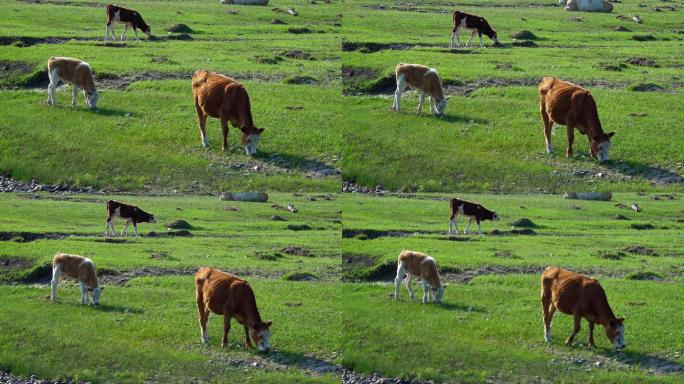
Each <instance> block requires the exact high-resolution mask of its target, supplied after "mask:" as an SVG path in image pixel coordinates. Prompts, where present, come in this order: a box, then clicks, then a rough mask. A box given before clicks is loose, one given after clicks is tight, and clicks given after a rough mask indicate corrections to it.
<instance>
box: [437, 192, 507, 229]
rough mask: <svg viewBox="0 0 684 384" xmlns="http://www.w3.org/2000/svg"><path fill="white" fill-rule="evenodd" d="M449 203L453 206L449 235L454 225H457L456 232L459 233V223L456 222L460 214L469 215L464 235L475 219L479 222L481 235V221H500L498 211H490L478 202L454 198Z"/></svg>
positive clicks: (478, 227)
mask: <svg viewBox="0 0 684 384" xmlns="http://www.w3.org/2000/svg"><path fill="white" fill-rule="evenodd" d="M449 205H450V206H451V219H450V220H449V235H451V234H452V233H453V230H452V226H455V227H456V234H457V235H458V223H457V222H456V219H457V218H458V215H464V216H468V217H469V219H468V225H466V227H465V229H464V230H463V234H464V235H465V234H466V233H467V232H468V228H469V227H470V223H471V222H472V221H473V219H475V221H476V222H477V230H478V233H479V234H480V235H482V228H480V221H482V220H492V221H499V216H498V215H497V214H496V212H494V211H490V210H489V209H487V208H485V207H483V206H482V205H480V204H477V203H471V202H470V201H465V200H460V199H456V198H453V199H451V201H450V202H449Z"/></svg>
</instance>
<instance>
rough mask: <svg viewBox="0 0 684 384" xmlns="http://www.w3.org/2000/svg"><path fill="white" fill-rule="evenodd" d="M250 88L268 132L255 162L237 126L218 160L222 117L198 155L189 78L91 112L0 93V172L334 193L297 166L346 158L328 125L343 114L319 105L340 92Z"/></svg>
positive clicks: (110, 98) (104, 99) (330, 182)
mask: <svg viewBox="0 0 684 384" xmlns="http://www.w3.org/2000/svg"><path fill="white" fill-rule="evenodd" d="M246 87H247V89H248V91H249V93H250V97H251V100H252V112H253V115H254V119H255V124H256V125H257V126H259V127H262V128H266V131H265V132H264V133H263V135H262V140H261V141H260V143H259V147H258V153H257V157H256V159H251V158H249V157H247V156H245V155H244V150H243V149H242V148H241V146H240V141H239V140H240V135H239V130H238V129H235V128H233V129H231V130H230V133H229V145H230V151H229V154H228V155H226V154H224V153H222V152H221V150H220V148H221V147H220V143H221V133H220V132H221V130H220V127H219V122H218V121H217V120H216V119H210V120H209V121H208V123H207V127H208V128H207V132H208V137H209V142H210V145H211V147H210V148H209V149H208V150H207V149H204V148H202V146H201V140H200V138H199V130H198V128H197V123H196V117H195V111H194V107H193V101H192V94H191V87H190V81H189V79H188V80H173V81H164V82H160V81H150V82H141V83H135V84H134V85H131V86H129V87H128V88H127V89H126V90H125V91H116V90H107V91H105V92H103V93H102V96H101V98H100V103H99V104H98V107H99V108H98V110H97V111H95V112H93V111H90V110H87V109H85V107H82V106H81V103H82V98H79V106H78V107H77V108H71V107H70V106H69V102H70V99H69V98H68V97H67V96H66V93H68V92H58V94H57V103H58V106H57V107H56V108H50V107H48V106H47V105H46V104H45V103H44V101H45V100H44V99H45V94H44V93H43V92H33V91H0V99H1V100H2V101H3V105H4V106H5V108H3V110H2V112H0V117H1V118H2V119H1V121H2V123H0V133H1V138H0V149H1V153H2V154H1V155H0V172H3V173H6V174H11V175H12V176H13V177H15V178H18V179H24V180H26V179H38V180H41V181H42V182H47V183H53V184H57V183H60V184H76V185H84V186H86V185H88V186H94V187H96V188H106V189H109V190H143V189H149V188H161V189H168V190H170V189H178V190H185V191H189V190H192V191H207V190H213V191H216V190H228V189H233V190H234V189H242V190H245V189H257V190H289V191H293V190H307V191H315V190H327V191H335V190H337V188H338V187H337V186H338V185H339V181H336V180H335V178H334V177H333V178H327V179H315V178H311V177H309V176H307V175H306V174H305V172H306V171H305V170H302V169H300V166H301V165H302V164H308V163H312V164H325V163H326V162H327V163H331V164H332V166H334V161H335V160H336V159H337V157H336V156H339V154H340V153H341V150H342V148H341V147H342V140H341V134H340V130H339V128H338V126H337V125H335V124H331V122H332V121H335V120H337V119H339V116H340V114H341V107H340V106H339V104H329V105H327V106H326V108H324V109H321V108H320V107H319V101H320V99H321V98H325V99H328V100H334V99H336V98H339V97H340V96H339V88H337V87H328V86H307V85H280V84H271V83H262V82H256V81H250V82H246ZM281 100H291V102H290V103H288V102H285V103H283V102H282V101H281ZM160 102H163V104H164V108H163V110H160V104H159V103H160ZM288 106H299V107H301V108H300V109H297V110H291V109H288V108H287V107H288ZM309 127H315V129H309ZM18 129H21V132H22V133H21V134H18ZM304 132H306V133H304ZM254 166H259V167H258V168H257V169H256V170H254V169H253V167H254Z"/></svg>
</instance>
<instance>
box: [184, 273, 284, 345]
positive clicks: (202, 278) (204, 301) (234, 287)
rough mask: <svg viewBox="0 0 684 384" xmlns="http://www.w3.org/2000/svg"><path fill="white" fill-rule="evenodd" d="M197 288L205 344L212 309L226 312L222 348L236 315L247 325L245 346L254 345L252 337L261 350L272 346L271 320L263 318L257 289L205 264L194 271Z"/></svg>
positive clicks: (215, 311)
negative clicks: (260, 312)
mask: <svg viewBox="0 0 684 384" xmlns="http://www.w3.org/2000/svg"><path fill="white" fill-rule="evenodd" d="M195 288H196V295H197V310H198V311H199V322H200V330H201V332H202V342H203V343H208V342H209V338H208V336H207V320H208V319H209V313H210V312H213V313H215V314H217V315H223V341H222V342H221V346H222V347H225V346H227V345H228V331H230V320H231V319H232V318H235V320H237V321H238V323H240V324H242V325H243V327H244V328H245V346H246V347H251V346H252V340H253V341H254V343H255V344H256V346H257V348H258V349H259V351H261V352H264V351H268V350H269V349H271V344H270V343H269V341H268V339H269V337H270V336H271V331H270V330H269V327H270V326H271V324H272V322H270V321H267V322H263V321H261V316H260V315H259V310H258V309H257V306H256V299H255V298H254V291H252V287H250V286H249V283H248V282H247V281H245V280H242V279H240V278H238V277H237V276H235V275H231V274H230V273H226V272H222V271H219V270H218V269H214V268H209V267H202V268H200V269H199V270H198V271H197V273H196V274H195ZM250 339H251V340H250Z"/></svg>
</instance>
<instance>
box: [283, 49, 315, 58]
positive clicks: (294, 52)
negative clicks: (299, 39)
mask: <svg viewBox="0 0 684 384" xmlns="http://www.w3.org/2000/svg"><path fill="white" fill-rule="evenodd" d="M281 55H283V56H285V57H289V58H290V59H299V60H311V59H312V56H311V54H310V53H306V52H304V51H299V50H296V49H295V50H289V51H285V52H282V53H281Z"/></svg>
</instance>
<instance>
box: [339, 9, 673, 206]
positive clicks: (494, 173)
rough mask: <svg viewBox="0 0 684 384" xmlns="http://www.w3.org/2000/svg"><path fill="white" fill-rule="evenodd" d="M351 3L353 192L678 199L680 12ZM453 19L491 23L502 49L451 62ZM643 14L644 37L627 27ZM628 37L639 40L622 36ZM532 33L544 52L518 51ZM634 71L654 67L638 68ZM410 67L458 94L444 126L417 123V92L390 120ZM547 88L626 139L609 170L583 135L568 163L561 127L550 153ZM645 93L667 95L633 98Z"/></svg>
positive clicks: (349, 167)
mask: <svg viewBox="0 0 684 384" xmlns="http://www.w3.org/2000/svg"><path fill="white" fill-rule="evenodd" d="M354 4H355V6H354V7H352V8H350V10H349V11H348V12H347V13H345V18H344V23H343V31H342V35H343V54H342V66H343V70H342V76H343V77H342V81H343V89H344V91H345V93H346V94H347V95H349V97H348V100H347V102H348V103H350V104H351V105H352V106H353V107H352V108H350V111H351V112H350V113H346V114H345V115H344V118H345V119H348V120H349V121H357V122H359V123H358V124H359V126H360V127H354V128H351V129H349V130H346V131H345V132H344V135H345V143H346V144H345V147H344V161H343V165H342V168H343V171H344V178H345V179H346V180H349V181H353V182H356V183H358V184H362V185H369V186H370V185H375V184H382V185H383V186H385V187H386V188H390V189H401V190H406V191H452V190H454V189H457V190H460V191H471V192H486V191H497V192H506V193H508V192H530V191H548V192H562V191H566V190H569V189H573V188H581V187H583V188H587V189H592V190H613V191H615V190H618V191H634V190H636V189H657V188H664V189H677V190H679V189H681V186H682V178H681V176H682V169H683V168H682V164H683V163H684V162H683V160H684V158H683V157H682V155H681V154H682V153H684V150H683V149H684V137H682V136H681V135H680V133H679V130H677V129H676V128H675V126H677V124H678V123H677V122H679V121H681V120H682V119H683V118H684V115H683V114H682V109H681V108H680V107H679V105H681V104H682V102H683V101H684V99H683V98H682V93H681V87H682V84H683V83H682V78H681V66H682V65H684V62H682V60H681V56H678V55H673V54H672V52H675V51H677V50H678V49H679V48H680V45H681V40H682V37H681V36H682V35H681V33H680V29H681V28H680V27H681V26H680V24H679V23H678V20H679V19H681V9H680V6H679V5H674V8H675V10H674V11H663V10H661V11H656V7H662V2H660V1H655V0H654V1H644V2H640V4H642V5H643V6H642V5H638V4H636V3H619V4H616V5H615V11H614V12H613V13H612V14H592V13H569V12H564V11H563V10H562V9H561V8H559V7H557V6H555V5H553V6H552V5H551V4H550V3H548V2H546V3H545V2H538V1H530V2H519V1H509V2H488V1H484V2H478V3H477V4H475V3H468V4H459V5H451V4H446V3H444V2H440V1H427V2H421V3H420V4H416V3H405V2H399V3H393V4H386V3H385V2H379V1H360V2H355V3H354ZM456 8H458V9H461V10H462V11H465V12H470V13H475V14H479V15H482V16H484V17H486V18H487V19H488V20H489V22H490V23H491V24H492V25H493V26H494V28H495V29H496V30H497V33H498V36H499V40H500V41H501V42H502V46H501V47H498V48H496V47H491V42H490V41H486V44H487V47H486V48H482V49H480V48H478V47H477V44H475V46H473V47H469V48H461V49H453V50H450V49H448V44H449V35H450V32H451V12H452V11H453V10H455V9H456ZM637 14H638V15H640V16H641V18H642V19H643V20H644V22H643V23H642V24H637V23H635V22H633V21H631V20H630V17H631V16H633V15H637ZM617 15H625V16H627V19H626V20H621V19H618V18H616V16H617ZM619 25H622V26H624V27H625V28H628V29H629V30H630V32H619V31H615V30H614V29H615V28H616V27H617V26H619ZM522 30H527V31H530V32H532V33H533V34H534V36H535V37H534V38H533V40H532V41H533V42H534V44H536V46H537V47H535V48H522V47H516V46H514V45H513V44H512V43H513V42H514V40H516V39H514V38H513V37H512V36H513V35H514V34H515V33H517V32H519V31H522ZM463 35H464V36H465V37H466V38H467V36H468V33H463ZM635 35H636V36H643V35H650V36H653V40H652V41H637V40H634V38H633V36H635ZM485 39H486V37H485ZM463 40H464V41H465V39H463ZM517 40H518V41H519V40H520V39H517ZM475 41H477V38H476V39H475ZM634 58H638V59H643V58H646V59H650V60H651V62H648V61H639V60H637V61H634V62H632V63H630V59H634ZM399 62H407V63H421V64H425V65H428V66H431V67H433V68H436V69H437V70H438V71H439V73H440V76H441V77H442V80H443V82H444V84H445V85H446V93H447V95H451V96H450V100H449V106H448V107H447V112H446V116H445V117H444V118H442V119H438V118H435V117H431V116H428V115H427V114H424V115H423V116H422V117H415V108H416V106H417V101H416V96H415V94H411V93H409V94H407V95H405V97H404V98H403V100H404V102H403V103H402V104H403V105H402V107H403V110H404V111H403V113H401V114H398V115H397V114H393V113H392V112H390V106H391V105H392V100H391V93H393V91H394V84H393V83H394V74H393V72H394V67H395V65H396V64H397V63H399ZM641 64H645V65H641ZM544 76H556V77H560V78H563V79H567V80H571V81H575V82H578V83H579V84H582V85H585V86H587V87H589V88H590V89H591V90H592V93H593V94H594V95H595V97H596V99H597V103H598V107H599V111H600V114H601V119H602V122H603V126H604V129H605V130H615V131H616V132H617V134H616V136H615V139H614V140H613V142H614V146H613V149H612V152H611V162H610V163H608V164H607V165H598V164H596V163H595V162H594V161H593V160H592V159H590V158H589V156H588V149H587V147H588V145H587V144H586V137H584V136H580V137H578V138H577V140H576V141H575V147H576V151H575V158H574V159H565V151H564V150H565V142H566V133H565V129H564V128H561V129H557V134H556V135H555V138H554V142H555V143H556V145H555V147H556V149H557V152H556V154H554V155H552V156H547V155H546V154H545V152H544V142H543V134H542V132H541V121H540V120H541V119H540V117H539V112H538V108H539V107H538V97H537V95H536V84H537V83H538V81H539V80H540V79H541V78H542V77H544ZM644 83H654V84H656V85H658V86H660V87H662V90H661V91H658V92H650V93H644V92H635V91H631V90H630V89H631V87H632V86H634V85H637V84H644ZM426 111H427V109H425V111H424V113H425V112H426ZM645 137H647V138H648V139H644V138H645ZM661 140H662V141H661ZM651 145H653V147H651ZM577 150H579V152H578V151H577ZM379 169H382V172H378V170H379ZM578 171H579V172H578ZM599 173H600V174H601V176H600V177H596V175H598V174H599ZM667 178H669V181H665V179H667Z"/></svg>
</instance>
